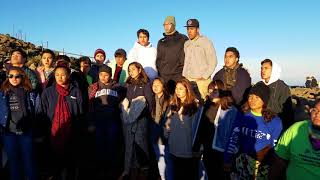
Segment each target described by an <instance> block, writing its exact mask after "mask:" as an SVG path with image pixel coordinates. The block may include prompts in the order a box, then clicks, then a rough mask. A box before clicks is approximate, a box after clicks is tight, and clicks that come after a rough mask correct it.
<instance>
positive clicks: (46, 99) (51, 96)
mask: <svg viewBox="0 0 320 180" xmlns="http://www.w3.org/2000/svg"><path fill="white" fill-rule="evenodd" d="M65 100H66V101H67V104H68V107H69V110H70V114H71V119H72V121H73V120H75V119H77V117H79V116H80V115H81V114H82V113H83V109H82V96H81V92H80V89H79V88H77V87H75V86H73V85H72V84H71V85H70V93H69V95H68V96H66V97H65ZM57 101H58V92H57V91H56V84H54V85H52V86H50V87H48V88H47V89H45V90H44V91H43V93H42V94H41V103H40V104H41V105H40V108H39V113H40V114H41V115H42V117H43V118H45V119H46V120H49V121H50V122H51V121H52V120H53V116H54V112H55V109H56V105H57Z"/></svg>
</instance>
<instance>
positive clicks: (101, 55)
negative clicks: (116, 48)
mask: <svg viewBox="0 0 320 180" xmlns="http://www.w3.org/2000/svg"><path fill="white" fill-rule="evenodd" d="M94 60H96V62H97V64H103V63H104V61H105V60H106V53H105V52H104V50H103V49H97V50H96V51H95V52H94Z"/></svg>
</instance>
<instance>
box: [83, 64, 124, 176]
mask: <svg viewBox="0 0 320 180" xmlns="http://www.w3.org/2000/svg"><path fill="white" fill-rule="evenodd" d="M111 77H112V69H111V68H110V67H109V66H107V65H105V64H102V65H101V66H100V67H99V80H98V82H96V83H94V84H92V85H90V87H89V113H88V116H87V119H88V122H89V127H88V131H89V133H91V134H94V135H95V142H96V145H95V151H96V152H95V153H94V154H95V155H96V157H95V159H96V163H97V164H96V167H98V168H99V169H98V170H99V172H98V173H97V177H95V178H93V179H117V178H118V177H119V176H120V175H121V164H122V159H123V158H122V156H121V155H122V154H121V152H122V151H121V149H122V148H123V147H122V144H123V139H122V131H121V127H122V126H121V120H120V110H119V103H120V94H121V91H122V90H123V88H122V87H121V86H119V84H118V83H116V82H115V81H114V80H113V79H112V78H111Z"/></svg>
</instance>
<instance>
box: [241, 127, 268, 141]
mask: <svg viewBox="0 0 320 180" xmlns="http://www.w3.org/2000/svg"><path fill="white" fill-rule="evenodd" d="M242 133H243V134H245V135H246V136H250V137H253V138H256V139H263V138H265V139H267V140H270V138H271V135H270V134H269V133H264V132H262V131H258V130H256V129H249V128H247V127H243V128H242Z"/></svg>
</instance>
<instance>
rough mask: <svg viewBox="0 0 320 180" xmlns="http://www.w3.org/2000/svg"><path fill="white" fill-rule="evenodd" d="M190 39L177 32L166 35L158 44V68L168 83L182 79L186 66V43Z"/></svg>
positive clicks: (160, 74)
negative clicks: (184, 66)
mask: <svg viewBox="0 0 320 180" xmlns="http://www.w3.org/2000/svg"><path fill="white" fill-rule="evenodd" d="M187 40H188V37H187V36H185V35H183V34H180V33H179V32H178V31H176V32H175V33H174V34H172V35H165V34H164V37H163V38H162V39H160V40H159V42H158V47H157V58H156V66H157V70H158V72H159V76H160V77H162V78H164V80H165V81H166V82H168V81H169V80H170V79H172V80H174V81H176V80H178V79H180V78H181V77H182V70H183V65H184V43H185V42H186V41H187Z"/></svg>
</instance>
